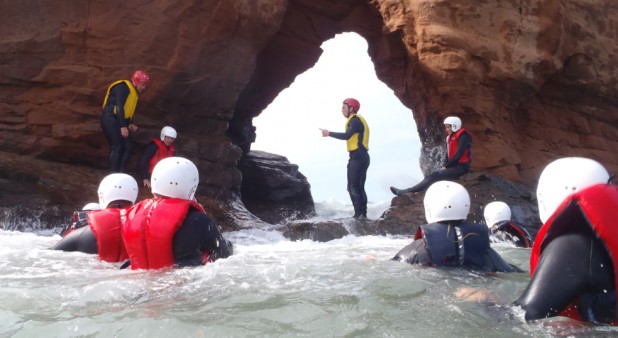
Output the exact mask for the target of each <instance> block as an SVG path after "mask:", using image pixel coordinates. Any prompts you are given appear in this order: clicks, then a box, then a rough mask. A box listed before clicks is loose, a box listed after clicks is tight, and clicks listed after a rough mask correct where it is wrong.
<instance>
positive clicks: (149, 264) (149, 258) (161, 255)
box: [121, 198, 204, 269]
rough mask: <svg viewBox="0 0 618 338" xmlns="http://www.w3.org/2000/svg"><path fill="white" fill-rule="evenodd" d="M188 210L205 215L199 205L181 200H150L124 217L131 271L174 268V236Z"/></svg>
mask: <svg viewBox="0 0 618 338" xmlns="http://www.w3.org/2000/svg"><path fill="white" fill-rule="evenodd" d="M189 207H193V208H195V209H197V210H198V211H200V212H204V208H202V206H201V205H200V204H199V203H197V202H193V201H187V200H185V199H180V198H152V199H147V200H144V201H142V202H140V203H138V204H136V205H134V206H132V207H131V208H129V209H128V210H126V213H124V214H123V215H122V217H121V219H122V236H123V237H124V243H125V246H126V248H127V253H128V254H129V259H131V269H161V268H166V267H172V266H173V265H174V263H175V261H174V252H173V248H172V242H173V239H174V234H176V231H177V230H178V228H180V226H181V225H182V223H183V222H184V220H185V217H186V216H187V213H188V212H189Z"/></svg>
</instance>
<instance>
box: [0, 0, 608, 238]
mask: <svg viewBox="0 0 618 338" xmlns="http://www.w3.org/2000/svg"><path fill="white" fill-rule="evenodd" d="M16 18H17V19H16ZM617 18H618V4H617V3H616V2H613V1H598V0H541V1H510V0H493V1H491V0H489V1H477V0H426V1H416V0H415V1H412V0H402V1H391V0H311V1H310V0H288V1H286V0H209V1H195V0H187V1H182V2H170V1H166V0H154V1H131V2H110V1H102V0H98V1H97V0H95V1H88V2H80V1H68V0H64V1H54V2H49V1H41V0H32V1H4V2H2V3H1V4H0V20H1V21H2V22H3V24H2V25H0V70H1V71H0V86H1V88H2V90H0V148H1V149H2V150H4V151H7V152H9V153H13V154H19V155H21V156H29V157H33V158H36V159H43V160H47V161H50V165H49V168H41V170H40V171H39V172H36V175H35V176H37V177H39V178H40V182H45V177H46V175H48V174H47V172H48V171H49V170H51V168H53V165H54V164H53V163H58V162H61V163H67V164H69V165H80V166H85V167H89V168H93V169H94V170H95V172H99V171H96V170H99V169H103V168H105V167H106V165H107V159H106V157H107V151H108V150H107V144H106V142H105V140H104V137H103V135H102V133H101V131H100V128H99V115H100V105H101V102H102V100H103V95H104V92H105V90H106V89H107V86H108V85H109V83H111V82H112V81H115V80H117V79H126V78H128V77H129V76H130V74H131V72H132V71H133V70H135V69H136V68H142V69H145V70H147V71H148V72H149V73H150V74H151V77H152V79H153V81H152V85H151V86H150V88H149V89H148V91H147V92H146V93H144V94H143V95H140V103H139V106H138V111H137V113H136V121H135V122H136V123H137V124H138V125H139V126H140V127H141V128H140V131H139V132H138V133H137V134H136V135H135V137H136V140H137V141H138V148H137V151H138V152H139V150H140V145H141V146H143V145H144V144H145V143H146V142H147V141H148V140H149V139H150V138H151V137H152V135H155V134H156V133H157V132H158V130H159V129H160V128H161V127H162V126H163V125H173V126H174V127H175V128H176V129H177V130H178V132H179V138H178V141H177V146H178V151H179V153H180V154H182V155H183V156H185V157H188V158H190V159H192V160H194V161H195V162H196V164H197V165H198V167H199V168H200V172H202V173H203V174H202V178H203V179H202V182H201V186H200V190H199V191H198V192H199V193H201V194H202V195H204V196H208V199H212V200H213V201H214V202H213V204H218V205H223V206H225V205H232V206H233V207H231V208H227V207H221V208H220V209H219V210H218V211H217V213H216V214H217V215H219V214H220V215H221V219H222V220H223V221H224V222H230V224H229V226H230V227H231V228H235V227H239V226H243V225H242V224H239V221H238V219H239V217H237V216H238V214H239V213H240V214H244V213H245V212H246V210H244V209H243V207H242V203H240V204H239V202H240V196H239V194H238V192H239V191H240V186H241V180H242V175H241V173H240V171H239V170H238V169H237V162H238V160H239V159H240V158H241V156H242V154H243V153H247V152H249V150H250V148H251V143H252V142H253V140H254V139H255V132H256V131H255V128H254V127H253V126H252V118H253V117H255V116H257V115H259V114H260V113H261V111H262V110H263V109H264V108H265V107H266V106H267V105H268V104H269V103H270V102H271V101H272V100H273V99H274V98H275V97H276V95H277V94H278V93H279V92H280V91H281V90H282V89H283V88H286V87H287V86H288V85H289V84H290V83H291V82H292V81H293V80H294V78H295V77H296V76H297V75H298V74H300V73H302V72H303V71H305V70H306V69H308V68H310V67H312V66H313V65H314V63H315V62H316V61H317V59H318V57H319V55H320V54H321V50H320V44H321V43H322V42H323V41H325V40H327V39H329V38H332V37H333V36H334V35H335V34H337V33H339V32H346V31H353V32H357V33H358V34H360V35H361V36H363V37H364V38H365V39H366V40H367V42H368V45H369V50H368V52H369V55H370V56H371V58H372V60H373V62H374V65H375V69H376V73H377V75H378V77H379V78H380V79H381V80H382V81H384V82H385V83H386V84H387V85H388V86H389V87H390V88H392V89H393V91H394V92H395V94H396V95H397V97H399V98H400V100H401V101H402V102H403V103H404V104H405V105H406V106H408V107H410V108H411V109H412V110H413V112H414V119H415V120H416V124H417V127H418V132H419V134H420V137H421V140H422V141H423V144H424V148H423V159H422V161H421V162H422V163H423V169H424V170H425V172H428V171H430V170H431V169H433V168H434V167H435V166H436V165H437V159H436V158H435V157H434V156H432V155H431V154H436V153H437V152H436V148H437V147H440V146H441V145H442V144H443V142H444V135H443V134H442V129H443V128H442V119H443V118H444V117H445V116H447V115H458V116H460V117H461V118H462V120H463V121H464V127H465V128H467V129H469V130H470V131H471V132H472V133H473V135H474V155H473V156H474V164H473V168H474V169H475V170H477V171H483V172H488V173H490V174H494V175H499V176H502V177H504V178H507V179H510V180H512V181H518V182H522V183H525V184H528V185H533V184H534V183H535V181H536V179H537V178H538V176H539V174H540V171H541V170H542V168H543V167H544V166H545V165H546V164H547V163H549V161H550V160H552V159H554V158H557V157H560V156H565V155H570V156H572V155H578V156H588V157H592V158H595V159H597V160H599V161H601V162H602V163H604V164H605V165H606V166H607V167H608V168H609V169H610V170H611V171H617V170H618V153H617V152H616V151H615V149H618V129H617V128H616V126H617V125H618V121H617V120H618V112H617V105H618V102H617V100H616V97H618V83H617V80H616V76H615V74H616V72H617V69H616V68H617V66H618V58H616V55H618V50H617V49H618V23H617V21H616V20H618V19H617ZM258 132H259V131H258ZM135 161H136V156H134V158H133V162H132V163H133V166H134V165H135ZM0 167H3V168H4V169H5V171H6V165H5V164H4V163H0ZM133 168H134V167H133ZM99 173H100V175H97V176H96V177H95V180H96V181H97V182H98V180H100V178H102V173H101V172H99ZM18 176H19V175H18ZM99 176H101V177H99ZM97 182H95V183H94V185H96V183H97ZM66 184H67V185H76V187H77V188H82V189H83V188H86V186H84V185H81V186H80V185H79V184H80V183H72V182H67V183H66ZM78 190H79V189H78ZM7 191H10V189H9V190H7ZM44 200H50V201H53V199H52V198H45V199H44ZM76 200H77V199H72V200H67V201H65V202H62V204H59V202H58V203H56V204H54V202H50V204H49V205H48V207H53V206H58V207H63V208H73V207H74V206H73V205H72V206H70V207H67V205H68V204H71V203H77V202H76ZM240 219H246V220H249V221H250V220H251V217H244V216H242V217H240ZM240 223H242V222H240Z"/></svg>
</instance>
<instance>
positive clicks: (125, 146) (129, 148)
mask: <svg viewBox="0 0 618 338" xmlns="http://www.w3.org/2000/svg"><path fill="white" fill-rule="evenodd" d="M132 152H133V138H132V135H131V132H130V131H129V135H128V136H127V137H123V138H122V157H120V166H119V168H118V170H119V171H120V172H121V173H126V172H127V164H129V157H130V156H131V153H132Z"/></svg>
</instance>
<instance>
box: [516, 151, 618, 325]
mask: <svg viewBox="0 0 618 338" xmlns="http://www.w3.org/2000/svg"><path fill="white" fill-rule="evenodd" d="M609 180H610V176H609V174H608V172H607V170H606V169H605V168H604V167H603V166H602V165H601V164H599V163H598V162H596V161H593V160H590V159H586V158H579V157H570V158H562V159H559V160H556V161H554V162H552V163H550V164H549V165H548V166H547V167H546V168H545V169H544V171H543V173H542V174H541V177H540V179H539V185H538V188H537V200H538V203H539V214H540V217H541V220H542V221H543V222H544V224H543V227H542V228H541V229H540V231H539V234H538V235H537V238H536V240H535V243H534V246H533V249H532V255H531V257H530V274H531V276H532V278H531V280H530V283H529V284H528V287H527V288H526V290H525V291H524V293H523V294H522V295H521V296H520V297H519V298H518V299H517V300H516V301H515V303H514V304H515V305H518V306H521V307H522V309H524V311H525V317H526V320H533V319H541V318H547V317H553V316H557V315H563V316H568V317H571V318H573V319H577V320H584V321H588V322H593V323H608V324H612V325H616V324H617V321H616V305H617V302H616V277H615V269H614V266H615V261H616V259H617V258H618V227H616V224H615V210H616V208H618V187H616V186H614V185H610V184H607V182H608V181H609Z"/></svg>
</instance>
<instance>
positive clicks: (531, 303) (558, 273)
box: [514, 233, 615, 320]
mask: <svg viewBox="0 0 618 338" xmlns="http://www.w3.org/2000/svg"><path fill="white" fill-rule="evenodd" d="M606 291H608V292H606ZM611 291H615V282H614V266H613V264H612V260H611V258H610V257H609V254H608V253H607V251H606V249H605V248H604V247H603V244H602V243H601V242H600V241H599V240H598V239H596V238H595V236H594V235H591V234H585V233H569V234H564V235H561V236H559V237H557V238H555V239H554V240H553V241H551V242H550V243H549V244H548V245H547V247H546V248H545V249H544V250H543V253H542V254H541V257H540V259H539V263H538V265H537V268H536V271H535V274H534V276H533V277H532V279H531V280H530V283H529V284H528V287H527V288H526V290H525V291H524V293H523V294H522V295H521V296H520V297H519V299H517V300H516V301H515V303H514V304H515V305H519V306H521V307H522V308H523V309H524V310H525V311H526V315H525V317H526V320H534V319H540V318H546V317H552V316H556V315H558V314H559V313H560V312H562V311H563V310H564V309H565V308H566V307H567V306H568V305H569V304H570V303H571V302H573V301H575V300H576V299H577V297H578V296H581V295H584V294H597V295H608V297H609V296H611ZM614 297H615V293H614ZM597 304H600V303H599V302H597ZM612 307H614V308H615V302H614V303H613V304H612ZM592 310H593V311H600V310H601V309H597V310H594V309H592ZM614 310H615V309H614ZM584 311H587V309H584ZM580 312H581V311H580Z"/></svg>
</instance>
